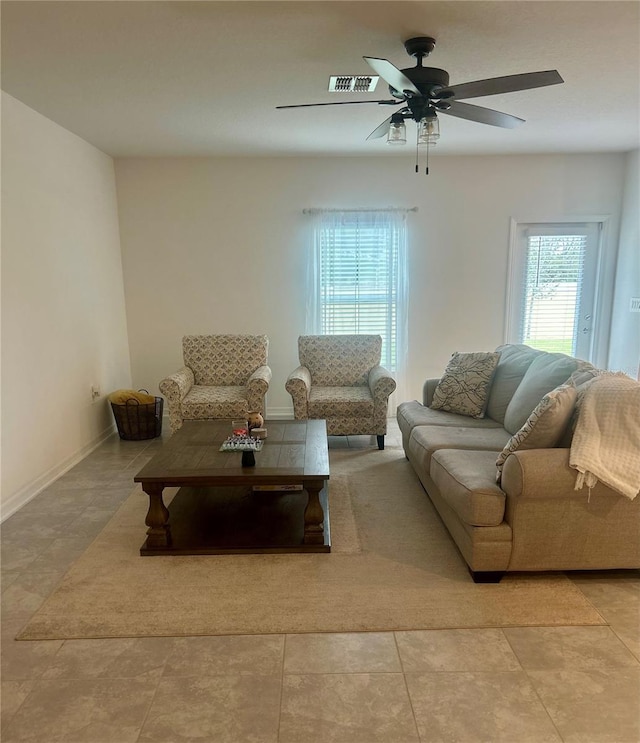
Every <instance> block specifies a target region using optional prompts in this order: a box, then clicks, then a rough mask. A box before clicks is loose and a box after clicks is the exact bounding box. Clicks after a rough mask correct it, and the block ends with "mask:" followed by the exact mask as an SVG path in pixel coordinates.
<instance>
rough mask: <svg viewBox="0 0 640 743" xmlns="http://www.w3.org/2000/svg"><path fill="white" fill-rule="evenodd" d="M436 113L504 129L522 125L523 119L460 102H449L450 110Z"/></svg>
mask: <svg viewBox="0 0 640 743" xmlns="http://www.w3.org/2000/svg"><path fill="white" fill-rule="evenodd" d="M438 113H442V114H448V115H449V116H457V117H458V118H459V119H468V120H469V121H477V122H478V123H480V124H490V125H491V126H502V127H504V128H505V129H513V128H514V127H516V126H518V125H519V124H523V123H524V119H519V118H518V117H517V116H512V115H511V114H503V113H501V112H500V111H494V110H493V109H492V108H484V107H483V106H474V105H472V104H471V103H461V102H460V101H451V107H450V108H447V109H441V110H439V111H438Z"/></svg>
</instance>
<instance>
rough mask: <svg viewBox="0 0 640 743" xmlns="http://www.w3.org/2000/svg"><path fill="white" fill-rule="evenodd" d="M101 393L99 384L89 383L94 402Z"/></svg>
mask: <svg viewBox="0 0 640 743" xmlns="http://www.w3.org/2000/svg"><path fill="white" fill-rule="evenodd" d="M101 395H102V392H100V385H98V384H92V385H91V400H92V401H94V402H95V401H96V400H97V399H98V398H99V397H100V396H101Z"/></svg>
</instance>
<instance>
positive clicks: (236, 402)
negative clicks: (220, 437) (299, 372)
mask: <svg viewBox="0 0 640 743" xmlns="http://www.w3.org/2000/svg"><path fill="white" fill-rule="evenodd" d="M268 347H269V340H268V338H267V336H266V335H185V336H184V338H183V339H182V356H183V358H184V366H183V367H182V369H180V371H177V372H176V373H175V374H172V375H171V376H170V377H167V378H166V379H163V380H162V382H160V392H161V393H162V394H163V395H164V396H165V397H166V399H167V403H168V405H169V421H170V423H171V433H175V432H176V431H177V430H178V429H179V428H181V427H182V422H183V421H185V420H201V419H209V418H237V417H242V416H244V415H246V414H247V412H248V411H250V410H259V411H260V412H261V413H264V396H265V394H266V393H267V390H268V389H269V382H270V381H271V369H270V368H269V367H268V366H267V350H268Z"/></svg>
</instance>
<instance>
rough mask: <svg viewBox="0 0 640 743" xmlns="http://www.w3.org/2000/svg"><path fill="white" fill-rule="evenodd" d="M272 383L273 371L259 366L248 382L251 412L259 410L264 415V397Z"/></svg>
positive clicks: (248, 398) (248, 400)
mask: <svg viewBox="0 0 640 743" xmlns="http://www.w3.org/2000/svg"><path fill="white" fill-rule="evenodd" d="M269 382H271V369H270V368H269V367H268V366H259V367H258V368H257V369H256V370H255V371H254V372H253V374H252V375H251V376H250V377H249V379H248V380H247V403H248V404H249V410H257V411H258V412H260V413H263V414H264V396H265V395H266V394H267V390H268V389H269Z"/></svg>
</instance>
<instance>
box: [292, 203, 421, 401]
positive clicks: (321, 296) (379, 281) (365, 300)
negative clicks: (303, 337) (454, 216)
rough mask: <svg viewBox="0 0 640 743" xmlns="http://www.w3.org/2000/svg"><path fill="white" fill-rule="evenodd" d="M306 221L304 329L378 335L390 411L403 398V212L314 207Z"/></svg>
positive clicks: (405, 282) (405, 295)
mask: <svg viewBox="0 0 640 743" xmlns="http://www.w3.org/2000/svg"><path fill="white" fill-rule="evenodd" d="M311 219H312V230H311V245H310V249H309V261H308V274H307V277H308V278H307V314H306V318H307V325H306V332H307V333H308V334H344V333H363V334H367V333H371V334H380V335H381V336H382V338H383V358H382V364H383V365H384V366H386V367H387V368H388V369H389V371H390V372H391V373H392V374H393V376H394V378H395V380H396V385H397V387H396V392H395V393H394V395H392V397H391V398H390V407H389V413H390V415H394V414H395V409H396V406H397V404H398V403H400V402H402V401H403V400H406V399H407V389H406V360H407V323H408V317H407V304H408V277H407V215H406V211H405V210H395V209H394V210H356V211H347V210H345V211H333V210H331V211H321V210H318V211H315V210H313V211H312V214H311Z"/></svg>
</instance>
